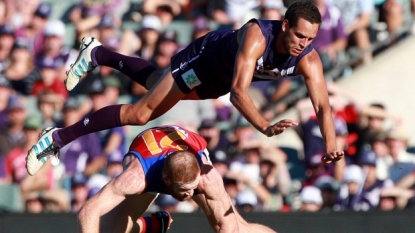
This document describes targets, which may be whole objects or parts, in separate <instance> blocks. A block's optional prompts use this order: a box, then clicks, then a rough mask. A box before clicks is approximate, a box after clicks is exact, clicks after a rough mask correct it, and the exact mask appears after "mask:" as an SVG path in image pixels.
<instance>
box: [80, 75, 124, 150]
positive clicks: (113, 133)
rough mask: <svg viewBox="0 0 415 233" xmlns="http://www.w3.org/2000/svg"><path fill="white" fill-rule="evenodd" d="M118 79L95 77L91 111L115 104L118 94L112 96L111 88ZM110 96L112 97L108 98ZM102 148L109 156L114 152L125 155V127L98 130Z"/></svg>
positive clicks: (92, 88)
mask: <svg viewBox="0 0 415 233" xmlns="http://www.w3.org/2000/svg"><path fill="white" fill-rule="evenodd" d="M117 81H118V80H117V79H115V78H113V77H106V78H104V79H95V80H94V81H93V82H92V84H91V86H90V88H89V91H88V95H89V97H90V99H91V100H92V109H91V111H90V112H95V111H97V110H99V109H101V108H103V107H105V106H108V105H113V104H115V103H116V102H115V101H117V99H118V96H117V95H116V96H112V97H110V95H109V94H111V93H112V92H111V90H112V89H114V86H115V88H117V86H118V85H119V83H117ZM108 97H110V98H108ZM97 135H98V138H99V141H100V144H101V148H102V155H103V156H105V157H107V156H109V155H110V154H112V153H116V152H118V153H120V154H122V155H124V154H125V153H126V132H125V130H124V127H116V128H112V129H108V130H102V131H99V132H97Z"/></svg>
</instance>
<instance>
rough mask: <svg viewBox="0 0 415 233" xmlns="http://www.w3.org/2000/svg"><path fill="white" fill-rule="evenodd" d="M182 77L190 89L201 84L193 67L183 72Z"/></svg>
mask: <svg viewBox="0 0 415 233" xmlns="http://www.w3.org/2000/svg"><path fill="white" fill-rule="evenodd" d="M182 78H183V80H184V82H185V83H186V85H187V86H188V87H189V88H190V89H193V88H195V87H196V86H199V85H200V84H202V82H201V81H200V80H199V79H198V78H197V76H196V74H195V72H194V70H193V69H190V70H188V71H186V72H185V73H183V74H182Z"/></svg>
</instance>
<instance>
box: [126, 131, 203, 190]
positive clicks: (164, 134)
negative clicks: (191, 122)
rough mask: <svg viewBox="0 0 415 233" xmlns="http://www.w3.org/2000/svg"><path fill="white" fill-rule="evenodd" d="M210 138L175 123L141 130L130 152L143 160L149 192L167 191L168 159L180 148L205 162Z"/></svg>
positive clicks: (200, 161) (200, 162)
mask: <svg viewBox="0 0 415 233" xmlns="http://www.w3.org/2000/svg"><path fill="white" fill-rule="evenodd" d="M206 145H207V144H206V141H205V140H204V139H203V138H202V137H201V136H199V135H198V134H196V133H193V132H191V131H189V130H186V129H183V128H181V127H179V126H175V125H167V126H161V127H153V128H150V129H147V130H145V131H143V132H141V133H140V134H139V135H138V136H137V137H136V138H135V139H134V140H133V142H132V143H131V146H130V148H129V152H128V154H134V155H135V156H136V157H137V158H138V159H139V160H140V162H141V164H142V166H143V170H144V174H145V177H146V183H147V187H146V189H145V191H146V192H159V193H166V185H165V183H164V181H163V179H162V170H163V165H164V161H165V159H166V157H167V156H169V154H171V153H173V152H176V151H189V152H192V153H193V154H195V155H196V156H197V160H198V161H199V165H201V164H202V160H201V159H202V158H201V157H202V156H203V152H204V150H205V149H206Z"/></svg>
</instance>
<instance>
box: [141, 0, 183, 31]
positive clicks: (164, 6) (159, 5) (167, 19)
mask: <svg viewBox="0 0 415 233" xmlns="http://www.w3.org/2000/svg"><path fill="white" fill-rule="evenodd" d="M187 2H188V0H145V1H144V2H143V5H142V12H143V13H144V14H152V15H155V16H157V17H158V18H160V21H161V24H162V25H163V26H166V25H168V24H170V23H171V22H172V21H173V19H174V17H175V16H178V15H179V14H180V13H181V10H182V6H184V5H186V4H187Z"/></svg>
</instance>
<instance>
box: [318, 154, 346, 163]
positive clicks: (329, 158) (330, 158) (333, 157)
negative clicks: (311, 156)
mask: <svg viewBox="0 0 415 233" xmlns="http://www.w3.org/2000/svg"><path fill="white" fill-rule="evenodd" d="M343 157H344V151H333V152H330V153H327V154H325V155H323V157H322V158H321V161H322V162H323V163H326V164H327V163H332V162H337V161H339V160H340V159H342V158H343Z"/></svg>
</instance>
